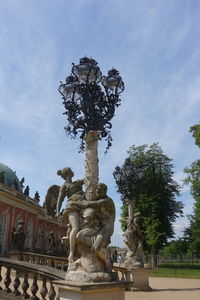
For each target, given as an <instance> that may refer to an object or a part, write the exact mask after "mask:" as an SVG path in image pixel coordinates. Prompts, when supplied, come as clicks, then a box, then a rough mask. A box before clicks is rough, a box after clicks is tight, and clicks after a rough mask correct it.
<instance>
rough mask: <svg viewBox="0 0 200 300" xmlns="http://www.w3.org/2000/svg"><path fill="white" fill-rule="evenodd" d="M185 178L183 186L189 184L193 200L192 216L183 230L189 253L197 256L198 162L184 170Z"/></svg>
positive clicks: (199, 212) (199, 221) (199, 215)
mask: <svg viewBox="0 0 200 300" xmlns="http://www.w3.org/2000/svg"><path fill="white" fill-rule="evenodd" d="M184 171H185V173H187V175H188V176H187V177H186V179H185V180H184V183H185V184H190V186H191V194H192V196H193V198H194V200H195V202H194V208H193V214H192V215H191V216H190V217H189V220H190V225H189V227H188V228H187V229H186V230H185V232H186V233H187V235H188V239H189V242H190V243H189V251H190V252H192V253H193V254H195V255H197V256H199V253H200V160H196V161H194V162H193V163H192V164H191V165H190V167H189V168H185V169H184Z"/></svg>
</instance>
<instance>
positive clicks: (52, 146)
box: [0, 0, 200, 246]
mask: <svg viewBox="0 0 200 300" xmlns="http://www.w3.org/2000/svg"><path fill="white" fill-rule="evenodd" d="M199 13H200V2H199V1H198V0H191V1H189V0H180V1H178V0H124V1H118V0H100V1H99V0H73V1H72V0H59V1H58V0H49V1H44V0H7V1H4V0H0V136H1V140H0V157H1V158H0V161H1V162H2V163H5V164H7V165H8V166H9V167H11V168H12V169H13V170H16V171H17V175H18V177H19V178H21V177H23V176H24V177H25V180H26V182H25V183H26V185H29V186H30V194H31V196H34V193H35V191H36V190H38V191H39V193H40V195H41V202H43V199H44V196H45V193H46V191H47V189H48V187H49V186H50V185H52V184H54V183H56V184H59V185H60V184H62V181H61V179H60V178H59V177H58V176H57V175H56V171H57V170H58V169H60V168H63V167H65V166H71V168H72V169H73V170H74V173H75V177H76V178H81V177H83V176H84V164H83V162H84V155H83V154H79V153H78V147H79V140H71V139H69V138H67V137H66V136H65V132H64V130H63V128H64V126H65V124H66V122H65V117H64V116H63V115H62V113H63V111H64V109H63V107H62V99H61V97H60V95H59V93H58V85H59V81H60V80H64V79H65V77H66V76H68V75H69V74H70V71H71V63H72V62H75V63H78V61H79V59H80V58H81V57H83V56H84V55H88V56H89V57H90V56H91V57H93V58H94V59H96V60H97V61H98V63H99V66H100V68H101V70H102V72H103V73H104V74H106V73H107V70H108V69H110V68H112V67H113V66H114V67H116V68H117V69H118V70H119V71H120V74H121V76H122V77H123V80H124V83H125V87H126V88H125V91H124V93H123V94H122V105H121V106H120V107H119V108H118V109H117V111H116V116H115V117H114V119H113V121H112V124H113V128H112V135H113V146H112V148H111V150H110V151H109V153H108V154H107V155H106V156H105V155H104V154H103V153H104V150H105V147H106V145H105V144H104V143H103V142H101V144H100V146H99V159H100V181H102V182H105V183H107V185H108V190H109V192H108V194H109V196H111V197H112V198H113V200H114V201H115V203H116V207H117V218H119V214H120V206H121V203H120V196H119V195H118V194H117V193H116V191H115V190H116V188H115V182H114V179H113V177H112V172H113V170H114V167H115V166H116V165H121V164H122V163H123V161H124V159H125V158H126V155H127V154H126V152H127V150H128V148H129V147H130V146H131V145H133V144H135V145H141V144H148V145H150V144H152V143H154V142H159V144H160V145H161V147H162V149H163V151H164V153H165V154H166V155H168V156H169V157H170V158H172V159H173V162H174V166H175V180H177V181H178V182H179V183H181V180H182V178H183V177H184V174H183V169H184V167H185V166H189V165H190V163H191V162H192V161H194V160H195V159H197V158H199V156H200V153H199V149H198V148H197V147H196V146H195V145H194V142H193V138H192V136H191V134H190V133H189V132H188V130H189V127H190V126H191V125H193V124H195V123H198V122H199V120H200V117H199V110H200V109H199V99H200V68H199V65H200V64H199V59H200V18H199ZM180 200H182V201H183V202H184V204H185V208H184V213H185V215H186V214H188V213H191V212H192V205H193V200H192V197H191V196H190V194H189V191H188V188H184V189H183V190H182V195H181V197H180ZM186 224H187V221H186V218H180V219H178V220H177V222H176V224H175V230H176V234H177V236H181V230H182V229H183V227H184V226H185V225H186ZM112 244H114V245H119V246H122V245H123V242H122V233H121V230H120V225H119V222H118V221H116V226H115V233H114V236H113V239H112Z"/></svg>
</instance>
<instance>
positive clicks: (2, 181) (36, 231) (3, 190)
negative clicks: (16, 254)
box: [0, 163, 66, 254]
mask: <svg viewBox="0 0 200 300" xmlns="http://www.w3.org/2000/svg"><path fill="white" fill-rule="evenodd" d="M23 190H24V188H23V180H21V181H19V179H18V177H17V176H16V173H15V172H13V171H12V170H11V169H10V168H9V167H8V166H6V165H4V164H2V163H0V253H1V254H4V253H7V252H9V251H12V232H13V230H14V228H16V227H17V224H18V223H19V222H21V221H23V222H24V226H23V227H24V229H23V230H24V233H25V244H24V251H28V252H38V253H47V252H48V247H49V236H50V232H51V231H53V232H54V236H55V241H56V253H62V252H64V251H65V249H64V246H63V245H62V244H61V237H62V236H64V235H66V229H65V228H63V227H60V226H58V222H57V220H56V219H48V218H47V217H46V215H45V213H44V210H43V207H42V206H41V205H40V204H39V199H38V197H35V198H31V197H30V196H29V192H27V189H26V192H25V190H24V191H23Z"/></svg>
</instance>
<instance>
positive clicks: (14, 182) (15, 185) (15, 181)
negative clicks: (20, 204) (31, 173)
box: [12, 179, 19, 191]
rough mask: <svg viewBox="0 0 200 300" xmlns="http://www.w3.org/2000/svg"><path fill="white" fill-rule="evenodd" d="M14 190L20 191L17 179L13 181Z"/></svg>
mask: <svg viewBox="0 0 200 300" xmlns="http://www.w3.org/2000/svg"><path fill="white" fill-rule="evenodd" d="M12 188H13V189H15V190H17V191H18V189H19V187H18V183H17V180H16V179H14V181H13V184H12Z"/></svg>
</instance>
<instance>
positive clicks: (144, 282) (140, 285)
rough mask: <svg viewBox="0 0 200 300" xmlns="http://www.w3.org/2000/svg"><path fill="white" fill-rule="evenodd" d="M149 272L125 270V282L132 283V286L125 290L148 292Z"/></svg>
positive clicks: (142, 269)
mask: <svg viewBox="0 0 200 300" xmlns="http://www.w3.org/2000/svg"><path fill="white" fill-rule="evenodd" d="M149 271H150V269H148V268H127V273H126V274H125V276H126V280H127V281H129V280H131V281H133V285H132V286H129V287H128V288H127V290H129V291H130V290H131V291H150V290H151V287H150V286H149Z"/></svg>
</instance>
